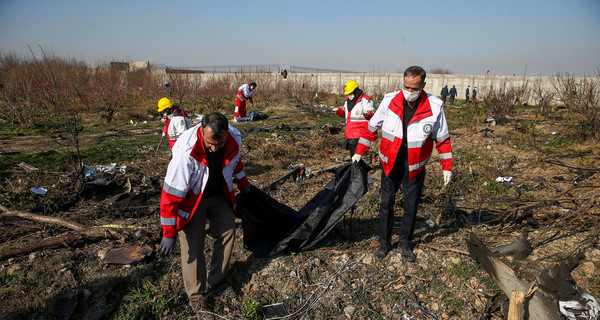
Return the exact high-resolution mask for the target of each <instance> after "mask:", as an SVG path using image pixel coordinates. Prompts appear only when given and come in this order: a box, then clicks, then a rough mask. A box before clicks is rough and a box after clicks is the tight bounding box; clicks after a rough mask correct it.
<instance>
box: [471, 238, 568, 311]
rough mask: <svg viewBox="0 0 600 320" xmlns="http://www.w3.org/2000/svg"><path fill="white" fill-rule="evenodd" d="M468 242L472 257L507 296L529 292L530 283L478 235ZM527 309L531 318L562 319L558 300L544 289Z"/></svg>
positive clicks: (531, 300) (528, 303)
mask: <svg viewBox="0 0 600 320" xmlns="http://www.w3.org/2000/svg"><path fill="white" fill-rule="evenodd" d="M466 242H467V248H468V249H469V254H470V255H471V258H473V260H475V261H477V262H478V263H479V265H481V267H482V268H483V269H484V270H485V271H487V273H489V274H490V276H491V277H492V279H494V282H496V284H497V285H498V286H499V287H500V289H502V291H503V292H504V294H505V295H506V296H507V297H508V296H512V292H513V291H523V292H528V288H529V283H527V282H525V281H523V280H521V279H519V278H518V277H517V275H516V274H515V272H514V271H513V270H512V269H511V268H510V267H509V266H507V265H506V264H505V263H504V262H502V260H500V259H499V258H498V257H497V256H496V255H495V254H494V253H493V252H492V251H490V249H488V248H487V247H486V246H485V244H484V243H483V242H482V241H481V240H480V239H479V238H478V237H477V235H475V234H474V233H471V234H470V235H469V238H468V239H466ZM525 310H528V312H529V316H530V319H531V320H560V312H559V311H558V303H557V301H556V300H555V299H553V298H552V296H551V295H550V294H549V293H547V292H545V291H544V290H537V291H536V292H535V294H534V295H533V296H532V298H531V299H530V300H529V301H527V306H525Z"/></svg>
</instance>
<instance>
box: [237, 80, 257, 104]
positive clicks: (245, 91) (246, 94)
mask: <svg viewBox="0 0 600 320" xmlns="http://www.w3.org/2000/svg"><path fill="white" fill-rule="evenodd" d="M246 100H249V101H250V102H252V103H254V102H253V101H252V90H250V85H249V84H247V83H246V84H243V85H241V86H240V87H239V88H238V92H237V96H236V97H235V105H236V106H242V105H243V106H245V105H246Z"/></svg>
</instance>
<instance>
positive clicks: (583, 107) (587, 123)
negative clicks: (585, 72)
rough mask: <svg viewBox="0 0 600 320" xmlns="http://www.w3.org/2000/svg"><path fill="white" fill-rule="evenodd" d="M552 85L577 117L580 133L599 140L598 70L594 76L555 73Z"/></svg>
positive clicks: (599, 77)
mask: <svg viewBox="0 0 600 320" xmlns="http://www.w3.org/2000/svg"><path fill="white" fill-rule="evenodd" d="M552 85H553V86H554V88H555V89H556V92H557V96H558V99H559V100H560V101H562V102H563V103H564V104H565V106H566V107H567V108H568V109H569V110H570V111H572V113H573V115H574V116H575V117H577V121H578V122H579V130H580V135H581V136H582V137H588V136H592V137H594V138H595V139H596V140H600V88H599V87H600V71H599V72H598V73H597V75H596V76H595V77H584V78H575V77H573V76H571V75H569V74H566V75H564V76H561V75H557V76H556V77H555V78H553V81H552Z"/></svg>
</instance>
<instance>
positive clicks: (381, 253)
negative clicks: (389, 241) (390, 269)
mask: <svg viewBox="0 0 600 320" xmlns="http://www.w3.org/2000/svg"><path fill="white" fill-rule="evenodd" d="M388 250H389V248H388V247H379V248H377V250H375V254H374V255H375V259H377V260H383V258H385V256H386V255H387V253H388Z"/></svg>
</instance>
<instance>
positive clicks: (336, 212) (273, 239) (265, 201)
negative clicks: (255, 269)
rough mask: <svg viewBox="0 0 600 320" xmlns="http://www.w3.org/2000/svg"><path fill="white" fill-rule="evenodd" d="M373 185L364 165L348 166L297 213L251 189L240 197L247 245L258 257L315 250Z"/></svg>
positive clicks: (239, 209)
mask: <svg viewBox="0 0 600 320" xmlns="http://www.w3.org/2000/svg"><path fill="white" fill-rule="evenodd" d="M371 184H372V181H371V179H370V178H369V177H368V176H367V170H366V168H365V167H363V165H361V164H347V165H345V166H343V167H341V168H340V169H339V170H338V171H337V172H336V174H335V177H333V178H332V179H331V180H330V181H329V182H328V183H327V185H325V187H324V188H323V189H321V190H320V191H319V192H318V193H317V194H316V195H315V196H314V197H313V198H312V199H311V200H310V201H309V202H308V203H307V204H306V205H305V206H304V207H302V208H301V209H300V210H298V211H295V210H294V209H292V208H290V207H288V206H286V205H284V204H281V203H279V202H278V201H277V200H275V199H273V198H271V197H270V196H269V195H267V194H266V193H264V192H263V191H261V190H259V189H258V188H255V187H252V188H251V190H250V192H248V193H246V194H240V195H238V197H237V213H238V216H239V217H240V218H241V219H242V227H243V230H244V245H245V246H246V248H248V249H249V250H251V251H252V252H253V253H254V254H255V255H256V256H257V257H265V256H267V255H273V254H276V253H279V252H283V251H296V252H298V251H305V250H309V249H311V248H314V247H315V245H316V244H317V243H318V242H319V241H320V240H321V239H323V238H324V237H325V236H326V235H327V234H328V233H329V232H330V231H331V230H332V229H333V228H334V227H335V225H336V224H337V222H338V221H339V220H340V219H341V218H342V217H343V216H344V214H345V213H346V212H347V211H349V210H350V208H352V206H353V205H354V204H355V203H356V202H357V201H358V200H359V199H360V198H361V197H362V196H363V195H364V194H365V193H366V192H367V191H368V190H369V188H370V187H371Z"/></svg>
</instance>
